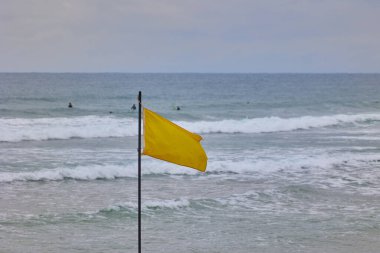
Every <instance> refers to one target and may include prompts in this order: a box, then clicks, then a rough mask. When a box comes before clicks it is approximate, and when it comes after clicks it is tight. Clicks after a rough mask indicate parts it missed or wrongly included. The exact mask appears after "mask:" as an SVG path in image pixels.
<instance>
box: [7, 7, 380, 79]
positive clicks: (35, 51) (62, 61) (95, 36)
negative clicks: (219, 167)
mask: <svg viewBox="0 0 380 253" xmlns="http://www.w3.org/2000/svg"><path fill="white" fill-rule="evenodd" d="M15 71H16V72H20V71H21V72H35V71H36V72H218V73H219V72H249V73H257V72H380V1H379V0H0V72H15Z"/></svg>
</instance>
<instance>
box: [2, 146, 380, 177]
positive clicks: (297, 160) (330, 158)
mask: <svg viewBox="0 0 380 253" xmlns="http://www.w3.org/2000/svg"><path fill="white" fill-rule="evenodd" d="M210 157H211V159H210V160H209V162H208V166H207V171H206V173H199V172H198V171H196V170H193V169H189V168H184V167H182V166H178V165H174V164H171V163H166V162H162V161H158V160H155V159H149V158H145V157H144V158H143V169H142V173H143V174H144V175H145V176H172V177H183V176H195V177H197V178H198V180H208V179H210V178H214V177H216V178H220V179H223V178H224V179H237V180H240V179H244V178H246V177H247V176H248V177H254V178H256V179H260V178H268V177H271V176H276V175H277V176H278V175H280V174H281V176H290V177H294V180H296V179H297V177H300V176H301V175H303V173H305V171H310V173H311V174H313V175H314V176H316V177H319V176H320V175H322V176H323V175H325V174H331V175H332V174H333V173H335V172H336V173H342V171H339V170H335V169H334V168H336V167H341V166H351V167H362V168H363V166H367V165H369V166H371V167H373V166H379V162H380V160H379V155H378V154H359V153H358V154H349V153H341V154H339V155H338V154H334V155H329V154H316V155H311V154H310V156H305V155H298V156H297V155H294V154H293V155H290V156H289V157H286V156H285V157H280V156H273V157H272V158H271V159H263V158H262V159H260V158H258V157H256V156H255V157H250V158H244V157H239V158H235V159H227V160H223V159H220V158H217V157H215V156H214V155H213V154H211V155H210ZM284 173H285V174H284ZM337 176H338V177H340V176H342V175H340V174H339V175H337ZM135 177H137V163H136V162H130V163H129V164H125V165H122V164H104V165H99V164H93V165H91V164H87V165H82V166H76V167H60V168H51V169H48V168H43V169H40V170H34V171H25V170H24V171H22V172H10V171H3V172H0V183H12V182H17V181H31V182H33V181H62V180H86V181H90V180H115V179H118V178H135ZM300 179H302V177H300ZM371 180H372V179H371Z"/></svg>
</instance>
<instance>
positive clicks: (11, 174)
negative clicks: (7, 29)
mask: <svg viewBox="0 0 380 253" xmlns="http://www.w3.org/2000/svg"><path fill="white" fill-rule="evenodd" d="M138 91H142V94H143V105H144V106H146V107H147V108H149V109H151V110H153V111H156V112H158V113H159V114H161V115H163V116H164V117H166V118H168V119H169V120H172V121H174V122H175V123H177V124H179V125H181V126H183V127H185V128H187V129H188V130H190V131H193V132H195V133H198V134H201V135H202V136H203V138H204V140H203V141H202V144H203V146H204V148H205V150H206V152H207V155H208V158H209V160H208V166H207V172H206V173H200V172H198V171H196V170H192V169H189V168H185V167H181V166H177V165H173V164H170V163H167V162H163V161H159V160H156V159H154V158H150V157H143V159H142V174H143V179H142V229H143V231H142V240H143V242H142V245H143V252H165V253H171V252H173V253H174V252H176V253H177V252H184V253H187V252H189V253H190V252H193V253H194V252H223V253H224V252H226V253H227V252H234V253H240V252H241V253H243V252H259V253H261V252H264V253H265V252H268V253H270V252H320V253H322V252H324V253H329V252H334V253H335V252H345V253H349V252H373V253H375V252H380V242H379V238H380V75H378V74H119V73H114V74H112V73H109V74H101V73H99V74H70V73H65V74H43V73H18V74H17V73H10V74H7V73H2V74H0V151H1V152H0V252H20V253H24V252H41V253H42V252H136V251H137V133H138V130H137V117H138V115H137V112H136V111H134V110H131V107H132V105H133V104H136V105H137V101H136V99H137V94H138ZM69 102H71V103H72V104H73V108H68V103H69ZM177 106H179V107H180V110H177V109H176V108H177Z"/></svg>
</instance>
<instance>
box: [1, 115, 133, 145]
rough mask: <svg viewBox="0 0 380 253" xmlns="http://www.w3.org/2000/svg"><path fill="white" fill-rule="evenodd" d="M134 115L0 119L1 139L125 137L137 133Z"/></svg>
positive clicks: (39, 139)
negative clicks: (125, 116) (127, 116)
mask: <svg viewBox="0 0 380 253" xmlns="http://www.w3.org/2000/svg"><path fill="white" fill-rule="evenodd" d="M135 125H136V120H134V119H131V118H116V117H98V116H83V117H74V118H38V119H24V118H16V119H4V118H3V119H0V129H1V137H0V141H5V142H18V141H26V140H37V141H41V140H49V139H70V138H98V137H125V136H135V135H137V128H136V127H135Z"/></svg>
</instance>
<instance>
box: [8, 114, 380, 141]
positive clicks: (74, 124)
mask: <svg viewBox="0 0 380 253" xmlns="http://www.w3.org/2000/svg"><path fill="white" fill-rule="evenodd" d="M379 120H380V114H357V115H344V114H338V115H330V116H302V117H294V118H280V117H264V118H253V119H241V120H232V119H225V120H220V121H194V122H190V121H175V123H177V124H179V125H180V126H182V127H184V128H186V129H188V130H190V131H192V132H195V133H201V134H209V133H227V134H228V133H268V132H283V131H295V130H307V129H311V128H320V127H329V126H337V125H343V124H347V123H362V122H368V121H369V122H370V121H379ZM0 129H1V131H2V135H1V137H0V141H3V142H19V141H29V140H35V141H43V140H51V139H70V138H106V137H127V136H136V135H137V121H136V119H133V118H117V117H112V116H108V117H100V116H83V117H73V118H37V119H24V118H16V119H10V118H2V119H0Z"/></svg>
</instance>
